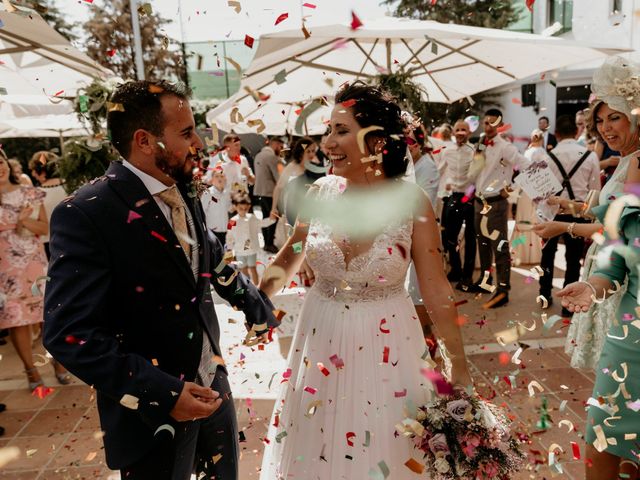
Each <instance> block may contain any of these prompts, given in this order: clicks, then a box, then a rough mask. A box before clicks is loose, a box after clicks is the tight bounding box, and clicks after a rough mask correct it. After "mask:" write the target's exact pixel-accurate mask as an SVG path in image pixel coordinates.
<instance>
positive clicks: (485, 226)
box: [480, 215, 500, 240]
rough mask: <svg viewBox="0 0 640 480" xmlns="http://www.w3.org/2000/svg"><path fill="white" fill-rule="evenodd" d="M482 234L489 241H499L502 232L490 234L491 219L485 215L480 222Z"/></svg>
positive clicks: (495, 231)
mask: <svg viewBox="0 0 640 480" xmlns="http://www.w3.org/2000/svg"><path fill="white" fill-rule="evenodd" d="M480 232H481V233H482V235H483V236H485V237H487V238H488V239H489V240H497V239H498V237H499V236H500V232H499V231H498V230H494V231H493V232H491V233H489V217H488V216H486V215H484V216H483V217H482V219H481V220H480Z"/></svg>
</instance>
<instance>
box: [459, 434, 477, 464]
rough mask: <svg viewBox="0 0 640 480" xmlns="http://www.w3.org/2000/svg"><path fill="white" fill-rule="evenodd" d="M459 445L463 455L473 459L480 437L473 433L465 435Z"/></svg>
mask: <svg viewBox="0 0 640 480" xmlns="http://www.w3.org/2000/svg"><path fill="white" fill-rule="evenodd" d="M460 444H461V446H462V451H463V452H464V454H465V455H466V456H467V457H469V458H473V457H475V456H476V449H477V448H478V447H479V446H480V437H478V436H477V435H474V434H473V433H467V434H466V435H464V436H463V437H462V441H461V442H460Z"/></svg>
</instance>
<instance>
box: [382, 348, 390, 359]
mask: <svg viewBox="0 0 640 480" xmlns="http://www.w3.org/2000/svg"><path fill="white" fill-rule="evenodd" d="M382 363H389V347H384V349H383V350H382Z"/></svg>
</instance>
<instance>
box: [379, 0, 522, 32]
mask: <svg viewBox="0 0 640 480" xmlns="http://www.w3.org/2000/svg"><path fill="white" fill-rule="evenodd" d="M382 3H384V4H387V5H392V6H395V12H394V13H395V15H396V16H398V17H410V18H417V19H419V20H434V21H436V22H441V23H456V24H458V25H471V26H476V27H485V28H498V29H503V28H507V27H508V26H509V25H512V24H513V23H515V22H516V21H518V18H520V14H521V13H522V12H521V11H519V9H517V8H516V7H514V5H513V2H512V1H510V0H498V1H496V0H446V1H444V0H439V1H437V0H435V1H434V0H400V1H399V2H398V0H383V2H382Z"/></svg>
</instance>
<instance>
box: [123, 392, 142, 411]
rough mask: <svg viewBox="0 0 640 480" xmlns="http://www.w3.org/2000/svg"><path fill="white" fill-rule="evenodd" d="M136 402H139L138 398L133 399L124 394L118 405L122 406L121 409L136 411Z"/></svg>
mask: <svg viewBox="0 0 640 480" xmlns="http://www.w3.org/2000/svg"><path fill="white" fill-rule="evenodd" d="M138 400H139V399H138V397H134V396H133V395H129V394H128V393H125V394H124V395H123V396H122V398H121V399H120V405H122V406H123V407H127V408H130V409H131V410H137V409H138Z"/></svg>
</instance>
